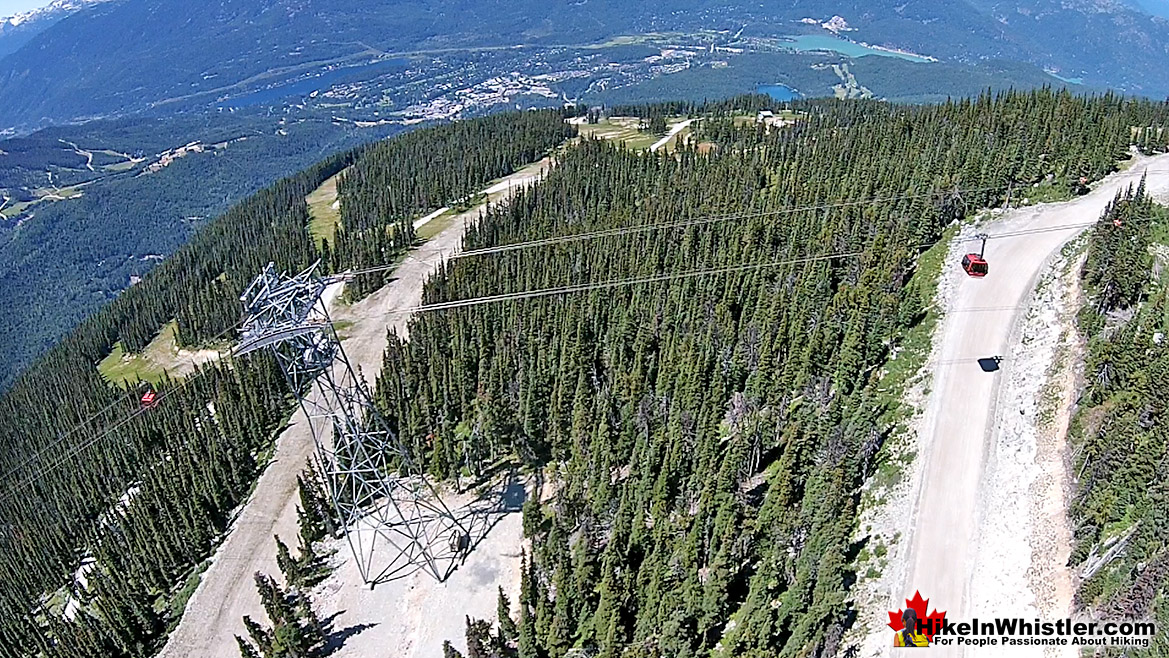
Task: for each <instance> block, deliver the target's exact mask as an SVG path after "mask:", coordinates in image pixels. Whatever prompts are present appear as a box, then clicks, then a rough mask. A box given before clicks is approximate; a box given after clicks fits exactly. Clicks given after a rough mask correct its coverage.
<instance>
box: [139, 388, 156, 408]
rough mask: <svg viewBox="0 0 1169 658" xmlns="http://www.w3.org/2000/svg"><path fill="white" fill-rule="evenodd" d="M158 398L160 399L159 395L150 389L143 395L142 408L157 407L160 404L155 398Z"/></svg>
mask: <svg viewBox="0 0 1169 658" xmlns="http://www.w3.org/2000/svg"><path fill="white" fill-rule="evenodd" d="M157 397H158V395H157V394H156V393H155V392H154V390H153V389H148V390H147V391H146V392H145V393H143V394H142V406H143V407H153V406H155V405H156V404H158V402H156V401H155V398H157Z"/></svg>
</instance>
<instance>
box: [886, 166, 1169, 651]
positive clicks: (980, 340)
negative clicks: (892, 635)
mask: <svg viewBox="0 0 1169 658" xmlns="http://www.w3.org/2000/svg"><path fill="white" fill-rule="evenodd" d="M1145 173H1147V175H1148V182H1147V185H1148V188H1149V190H1150V191H1151V192H1154V193H1166V192H1169V156H1166V155H1162V156H1157V157H1155V158H1141V159H1139V160H1138V161H1137V162H1136V163H1135V164H1134V165H1133V166H1131V167H1130V168H1129V169H1127V170H1126V171H1124V172H1120V173H1117V174H1113V175H1111V176H1109V177H1108V178H1106V179H1105V180H1103V181H1101V182H1100V183H1099V184H1097V185H1096V187H1095V189H1094V190H1093V191H1092V192H1091V193H1090V194H1088V195H1085V196H1083V197H1079V198H1077V199H1075V200H1072V201H1068V202H1063V203H1052V204H1041V205H1037V206H1030V207H1025V208H1020V209H1018V210H1014V211H1011V212H1009V213H1007V214H1005V215H1004V216H1003V217H1002V218H1001V219H1000V220H997V221H995V222H994V223H992V224H991V225H989V226H988V227H987V229H986V231H985V232H986V233H988V234H989V235H990V236H991V239H990V241H989V242H988V243H987V247H986V259H987V262H988V263H989V265H990V274H989V275H988V276H987V277H985V278H983V279H976V278H971V277H967V276H966V275H965V274H964V273H962V272H961V271H960V270H957V273H955V270H951V271H950V272H947V273H946V274H945V275H944V276H950V277H954V278H956V279H958V281H957V285H956V287H955V289H954V292H953V294H952V296H951V299H950V304H949V307H948V308H946V309H945V316H944V318H943V320H942V326H941V327H940V330H939V333H938V334H937V335H936V336H937V337H936V339H935V340H936V341H937V344H936V346H935V349H934V355H933V358H932V360H931V365H930V366H929V367H930V368H931V369H932V390H931V392H930V394H929V398H928V401H927V404H926V408H925V411H924V414H923V416H922V419H921V425H920V426H919V427H920V430H919V431H920V435H919V441H920V446H921V447H920V454H919V459H921V460H922V462H921V464H922V475H921V480H920V483H919V488H918V491H917V497H916V500H915V503H914V516H913V522H912V525H911V528H912V529H911V531H910V533H909V535H908V542H909V543H908V546H909V553H908V557H907V560H908V564H907V568H906V570H905V581H904V582H903V583H902V584H901V588H900V591H895V592H892V595H891V599H892V602H893V604H894V606H895V607H893V608H892V609H893V610H896V609H897V606H898V605H899V604H901V605H903V604H904V599H905V598H909V597H912V596H913V594H914V592H915V591H920V592H921V593H922V596H923V597H925V598H928V599H930V609H931V610H932V609H934V606H935V605H936V606H937V609H939V610H945V611H946V612H947V615H946V616H947V618H948V619H952V620H955V621H958V620H968V619H969V618H970V616H971V615H970V614H969V613H971V612H972V610H971V609H970V589H971V587H970V586H971V578H972V577H973V566H974V565H975V563H976V558H977V557H978V551H979V546H978V526H979V519H980V517H981V516H982V515H983V514H984V513H985V514H987V515H989V516H988V517H987V518H988V519H993V515H994V514H1020V513H1027V511H1026V510H1024V509H1019V510H985V509H983V507H982V505H981V501H982V499H983V494H984V493H985V487H986V486H987V485H986V482H985V478H984V475H985V472H986V463H987V456H988V452H989V451H990V450H991V447H992V446H994V445H995V439H996V435H995V427H996V425H997V423H996V418H997V417H998V415H999V414H1006V413H1017V410H1014V409H1005V408H996V398H997V396H998V389H999V384H1000V381H1002V378H1003V377H1005V376H1007V375H1009V374H1010V372H1011V368H1012V365H1011V363H1010V362H1008V361H1004V362H1003V363H1002V364H1001V369H1000V370H999V371H998V372H984V371H983V370H982V368H981V367H980V366H979V363H978V359H980V358H986V357H994V356H997V355H1003V354H1007V353H1009V349H1008V345H1010V344H1013V343H1014V342H1017V341H1018V340H1019V336H1018V335H1017V332H1016V331H1015V328H1016V326H1017V325H1018V323H1019V322H1020V320H1021V319H1022V316H1023V310H1024V305H1025V302H1026V300H1027V298H1028V296H1029V295H1030V293H1031V291H1032V289H1033V288H1034V287H1035V285H1036V283H1037V279H1038V277H1039V274H1040V272H1041V271H1042V270H1043V268H1044V265H1045V264H1046V263H1047V262H1048V261H1049V259H1050V258H1051V257H1052V256H1053V255H1054V254H1056V253H1057V252H1058V251H1059V249H1060V248H1061V247H1062V246H1063V245H1064V244H1065V243H1066V242H1067V241H1068V240H1070V239H1072V238H1073V237H1075V236H1076V235H1077V234H1079V233H1080V232H1081V231H1083V230H1084V228H1083V227H1082V226H1079V227H1071V228H1064V229H1059V228H1058V227H1061V226H1068V225H1074V224H1084V223H1086V222H1092V221H1095V220H1096V219H1098V218H1099V216H1100V214H1101V213H1102V212H1103V210H1104V208H1105V206H1106V205H1107V204H1108V202H1109V201H1110V200H1112V198H1113V197H1114V195H1115V194H1116V193H1117V192H1118V191H1120V190H1123V189H1124V188H1125V187H1127V186H1129V185H1133V186H1135V185H1136V184H1137V182H1138V181H1139V180H1140V177H1141V176H1142V174H1145ZM1037 228H1043V229H1054V230H1047V231H1045V232H1040V233H1032V234H1029V235H1022V236H1014V237H1004V238H1001V239H995V238H994V236H996V235H1001V234H1004V233H1014V232H1016V231H1021V230H1029V229H1037ZM967 244H968V245H969V247H970V248H969V249H963V251H977V249H978V244H977V243H967ZM946 267H949V268H959V267H960V266H959V264H958V263H957V262H949V263H947V264H946ZM1018 594H1020V595H1021V594H1023V593H1021V592H1020V593H1018ZM1012 595H1013V593H1011V592H1003V597H1004V600H1007V601H1009V600H1011V598H1012ZM933 649H934V651H935V652H942V653H943V654H944V655H951V656H954V655H961V651H960V650H956V649H947V648H944V647H934V648H933ZM992 652H993V651H992ZM931 655H932V654H931Z"/></svg>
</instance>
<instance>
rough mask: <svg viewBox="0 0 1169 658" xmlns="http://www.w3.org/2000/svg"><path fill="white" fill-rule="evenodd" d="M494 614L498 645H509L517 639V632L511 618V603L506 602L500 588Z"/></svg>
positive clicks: (505, 596) (505, 597)
mask: <svg viewBox="0 0 1169 658" xmlns="http://www.w3.org/2000/svg"><path fill="white" fill-rule="evenodd" d="M495 614H496V616H497V617H498V618H499V643H500V644H511V643H512V642H515V641H516V640H517V639H519V631H518V629H517V628H516V624H515V621H514V620H513V619H512V618H511V603H510V602H509V601H508V600H507V595H506V594H504V593H503V587H502V586H501V587H500V588H499V598H498V599H497V601H496V605H495Z"/></svg>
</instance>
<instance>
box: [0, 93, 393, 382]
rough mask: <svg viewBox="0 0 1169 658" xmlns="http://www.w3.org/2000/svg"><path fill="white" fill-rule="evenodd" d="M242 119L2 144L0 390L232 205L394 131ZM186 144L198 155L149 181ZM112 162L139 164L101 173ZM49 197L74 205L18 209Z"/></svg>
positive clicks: (77, 129)
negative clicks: (194, 145)
mask: <svg viewBox="0 0 1169 658" xmlns="http://www.w3.org/2000/svg"><path fill="white" fill-rule="evenodd" d="M242 114H243V113H240V114H237V115H233V116H190V115H189V116H184V117H169V118H163V119H151V120H123V121H96V122H91V123H89V124H86V125H85V126H71V127H66V128H52V129H47V130H44V131H41V132H39V133H36V134H34V135H31V136H29V137H27V138H19V139H11V140H5V141H3V142H0V151H3V152H4V155H3V157H2V159H0V196H2V197H4V199H3V200H0V201H3V203H0V206H2V207H3V209H4V212H3V214H2V215H0V307H2V308H5V309H6V310H7V312H6V313H4V314H3V315H2V316H0V390H3V389H5V388H7V386H8V385H9V384H11V383H12V381H13V380H14V379H15V377H16V375H17V374H19V373H20V371H21V370H23V369H24V368H25V367H27V366H28V365H29V364H31V363H32V362H33V360H35V359H36V358H37V357H38V356H40V355H41V354H43V353H44V352H45V351H47V350H48V349H49V348H50V347H52V346H53V345H54V344H55V343H57V342H58V341H59V340H61V339H62V338H63V337H64V336H65V335H66V334H68V333H69V331H70V329H72V328H73V327H75V326H76V325H77V324H78V323H80V322H81V321H82V320H83V319H85V318H86V317H88V316H90V315H91V314H93V313H94V312H95V311H96V310H97V309H99V308H101V307H102V306H103V305H104V304H107V303H109V302H110V301H112V300H113V299H114V298H115V297H117V296H118V294H119V293H120V292H121V291H123V290H125V289H126V288H128V287H129V286H130V285H131V283H132V282H133V281H134V280H136V279H137V278H138V277H141V276H142V275H143V274H145V273H146V272H148V271H149V270H150V269H152V268H153V267H154V266H155V265H157V264H158V261H159V260H161V259H162V258H163V257H165V256H168V255H170V254H173V253H175V252H176V251H177V250H178V249H179V248H180V247H182V246H183V245H184V244H186V243H187V242H188V241H189V240H191V239H192V238H193V237H194V235H195V233H196V232H197V231H198V230H199V229H200V228H202V227H203V226H205V225H206V224H208V223H209V222H210V221H211V220H212V219H213V218H214V217H216V216H218V215H220V214H222V213H224V212H225V211H227V210H228V209H229V208H230V207H231V206H232V205H234V204H235V203H236V202H238V201H240V200H242V199H244V198H246V197H247V196H249V195H251V194H254V193H256V192H257V191H258V190H260V189H262V188H264V187H267V186H269V185H271V184H272V183H273V182H275V181H277V180H279V179H281V178H283V177H285V176H287V175H289V174H291V173H293V172H296V171H299V170H301V169H304V168H305V167H308V166H311V165H313V164H314V163H316V162H318V161H319V160H321V159H323V158H325V157H328V156H329V155H331V154H333V153H336V152H338V151H342V150H347V149H350V148H355V147H357V146H358V145H360V144H363V143H365V142H367V141H370V140H373V139H376V138H377V137H379V136H385V135H390V134H393V133H394V132H398V131H400V130H401V128H400V127H397V126H388V127H379V128H367V129H357V128H355V127H353V126H344V125H340V126H338V125H334V124H331V123H328V122H323V121H296V122H293V121H290V122H287V123H284V122H281V121H280V120H279V119H278V118H272V117H265V116H256V115H248V116H241V115H242ZM196 141H198V142H199V143H200V144H201V145H202V146H203V147H205V150H204V151H203V152H198V153H189V154H187V155H185V156H184V157H178V158H174V159H173V160H170V161H169V164H168V165H167V166H165V167H162V168H161V169H158V170H156V171H153V172H150V171H148V169H147V168H148V167H150V166H151V165H155V166H157V165H158V163H159V161H160V157H159V154H161V153H165V152H168V151H170V150H172V149H175V148H178V147H181V146H183V145H185V144H188V143H191V142H196ZM215 145H218V147H216V146H215ZM80 149H87V151H86V153H88V154H89V157H90V158H91V159H92V162H91V163H87V161H86V157H85V156H84V155H82V153H80V152H78V151H79V150H80ZM103 151H104V152H103ZM111 152H118V153H122V154H124V155H125V156H126V157H127V158H134V159H135V160H138V163H137V164H134V163H133V162H132V161H127V160H125V159H119V160H121V162H120V164H112V165H109V166H107V165H106V164H103V163H107V162H111V161H114V158H112V157H110V155H109V153H111ZM46 182H47V188H46ZM55 187H56V188H64V190H68V191H63V192H61V193H62V194H66V195H68V194H70V193H72V194H76V195H77V196H75V197H73V198H69V199H66V200H57V201H44V202H41V203H37V204H35V205H30V206H28V207H27V208H26V209H24V210H16V208H18V206H19V205H20V204H19V202H20V201H22V200H24V198H26V197H29V196H31V197H33V198H35V196H36V192H33V191H38V192H39V194H41V195H46V196H47V195H49V193H50V192H51V191H52V190H53V188H55ZM58 196H59V195H58Z"/></svg>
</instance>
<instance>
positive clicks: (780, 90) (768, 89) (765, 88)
mask: <svg viewBox="0 0 1169 658" xmlns="http://www.w3.org/2000/svg"><path fill="white" fill-rule="evenodd" d="M755 93H757V94H767V95H768V96H770V97H772V98H774V99H775V100H777V101H790V100H795V99H797V98H799V97H800V92H798V91H796V90H795V89H792V88H791V87H789V86H787V85H779V84H776V85H759V86H758V87H755Z"/></svg>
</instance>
